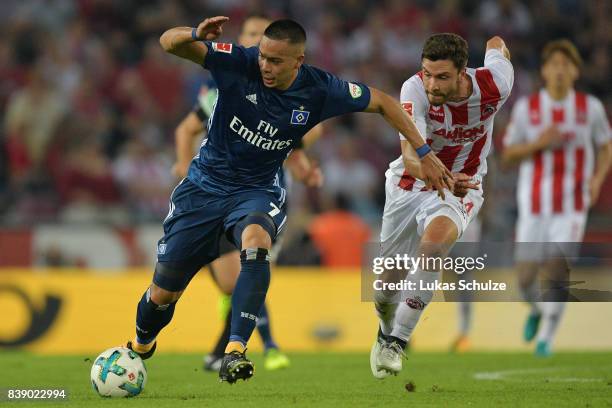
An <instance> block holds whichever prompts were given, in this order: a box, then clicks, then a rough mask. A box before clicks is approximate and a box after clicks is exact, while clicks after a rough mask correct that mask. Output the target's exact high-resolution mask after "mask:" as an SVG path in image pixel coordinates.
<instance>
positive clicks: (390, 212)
mask: <svg viewBox="0 0 612 408" xmlns="http://www.w3.org/2000/svg"><path fill="white" fill-rule="evenodd" d="M385 193H386V199H385V209H384V212H383V220H382V229H381V232H380V241H381V256H385V257H392V256H395V255H396V254H408V255H409V256H418V254H416V251H417V250H418V249H419V246H420V243H421V236H422V235H423V232H424V231H425V228H427V225H429V223H430V222H431V221H432V220H433V219H434V218H436V217H440V216H446V217H448V218H450V219H451V220H453V222H454V223H455V225H457V230H458V232H459V237H461V236H462V235H463V233H464V232H465V230H466V229H467V227H468V225H469V224H470V222H471V221H472V220H473V219H475V218H476V216H477V214H478V211H480V207H482V203H483V196H482V187H481V188H479V189H478V190H469V192H468V194H467V195H466V196H465V197H464V198H463V199H460V198H458V197H455V196H454V195H452V194H451V193H450V192H449V191H448V190H447V191H445V200H442V199H441V198H440V197H438V193H437V192H436V191H406V190H403V189H401V188H400V187H399V186H397V185H396V184H395V182H394V179H392V178H387V181H386V183H385Z"/></svg>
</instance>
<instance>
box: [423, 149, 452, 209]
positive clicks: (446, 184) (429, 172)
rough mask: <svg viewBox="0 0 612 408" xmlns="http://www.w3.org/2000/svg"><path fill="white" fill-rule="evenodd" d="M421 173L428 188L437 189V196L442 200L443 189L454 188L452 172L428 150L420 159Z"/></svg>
mask: <svg viewBox="0 0 612 408" xmlns="http://www.w3.org/2000/svg"><path fill="white" fill-rule="evenodd" d="M421 173H422V175H423V181H424V182H425V186H426V187H427V189H428V190H431V189H434V190H436V191H438V196H440V198H441V199H443V200H444V198H445V196H444V189H448V190H450V191H453V190H454V185H455V182H454V179H453V174H452V173H451V172H450V170H449V169H447V168H446V166H445V165H444V164H443V163H442V162H441V161H440V159H438V157H437V156H436V155H435V154H434V153H433V152H429V153H427V154H426V155H425V156H423V158H422V159H421Z"/></svg>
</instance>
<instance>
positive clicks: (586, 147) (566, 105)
mask: <svg viewBox="0 0 612 408" xmlns="http://www.w3.org/2000/svg"><path fill="white" fill-rule="evenodd" d="M551 125H555V126H557V127H558V129H559V131H560V132H561V133H562V135H563V136H564V142H563V145H562V146H560V147H558V148H553V149H549V150H544V151H539V152H537V153H536V154H534V155H533V156H532V157H531V159H528V160H524V161H523V162H522V163H521V167H520V171H519V182H518V189H517V196H518V197H517V198H518V206H519V214H520V215H521V216H525V215H530V214H533V215H550V214H569V213H576V212H583V211H587V210H588V208H589V195H588V184H589V180H590V179H591V176H592V174H593V168H594V165H595V159H594V150H593V145H594V144H595V145H602V144H605V143H608V142H609V141H610V137H611V136H610V127H609V125H608V119H607V118H606V113H605V111H604V108H603V106H602V104H601V102H600V101H599V100H598V99H597V98H595V97H593V96H591V95H587V94H584V93H581V92H575V91H573V90H572V91H571V92H570V93H568V95H567V96H566V97H565V99H563V100H561V101H555V100H553V99H552V98H551V97H550V96H549V94H548V92H546V90H544V89H542V90H540V91H539V92H537V93H535V94H533V95H531V96H529V97H523V98H521V99H519V100H518V101H517V103H516V104H515V105H514V109H513V110H512V119H511V121H510V124H509V126H508V130H507V132H506V136H505V137H504V145H505V146H510V145H513V144H519V143H527V142H532V141H534V140H536V139H538V137H539V136H540V133H541V132H542V131H543V130H545V129H546V128H548V127H550V126H551Z"/></svg>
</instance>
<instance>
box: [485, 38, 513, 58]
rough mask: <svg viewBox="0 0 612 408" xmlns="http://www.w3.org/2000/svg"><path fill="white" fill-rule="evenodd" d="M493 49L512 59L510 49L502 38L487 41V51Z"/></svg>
mask: <svg viewBox="0 0 612 408" xmlns="http://www.w3.org/2000/svg"><path fill="white" fill-rule="evenodd" d="M492 49H496V50H499V51H500V52H501V53H502V54H503V55H504V57H506V58H507V59H510V50H508V47H506V43H505V42H504V40H502V38H501V37H499V36H497V35H496V36H495V37H492V38H491V39H489V41H487V51H489V50H492Z"/></svg>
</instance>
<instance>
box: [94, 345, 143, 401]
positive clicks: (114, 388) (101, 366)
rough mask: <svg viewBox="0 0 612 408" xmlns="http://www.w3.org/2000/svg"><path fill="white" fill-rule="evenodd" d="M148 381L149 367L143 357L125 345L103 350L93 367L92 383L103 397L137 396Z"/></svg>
mask: <svg viewBox="0 0 612 408" xmlns="http://www.w3.org/2000/svg"><path fill="white" fill-rule="evenodd" d="M146 382H147V369H146V368H145V365H144V363H143V361H142V359H141V358H140V356H139V355H138V354H136V353H134V352H133V351H132V350H130V349H127V348H124V347H113V348H110V349H108V350H106V351H104V352H102V354H100V355H99V356H98V357H97V358H96V361H94V363H93V367H91V385H92V386H93V388H94V390H96V392H97V393H98V394H100V396H102V397H135V396H136V395H138V394H140V393H141V392H142V390H143V389H144V386H145V384H146Z"/></svg>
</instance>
